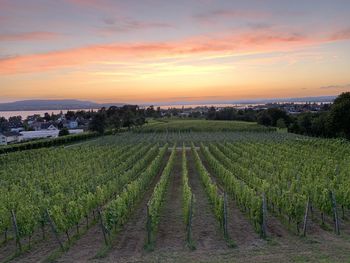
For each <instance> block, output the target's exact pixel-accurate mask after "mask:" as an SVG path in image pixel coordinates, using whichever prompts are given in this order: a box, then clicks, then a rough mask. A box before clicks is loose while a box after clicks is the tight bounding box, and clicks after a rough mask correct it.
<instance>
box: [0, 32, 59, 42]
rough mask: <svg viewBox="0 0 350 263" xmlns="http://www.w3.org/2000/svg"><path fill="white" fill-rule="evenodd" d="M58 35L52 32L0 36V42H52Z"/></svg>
mask: <svg viewBox="0 0 350 263" xmlns="http://www.w3.org/2000/svg"><path fill="white" fill-rule="evenodd" d="M59 37H60V35H59V34H56V33H53V32H39V31H38V32H26V33H11V34H0V41H38V40H52V39H57V38H59Z"/></svg>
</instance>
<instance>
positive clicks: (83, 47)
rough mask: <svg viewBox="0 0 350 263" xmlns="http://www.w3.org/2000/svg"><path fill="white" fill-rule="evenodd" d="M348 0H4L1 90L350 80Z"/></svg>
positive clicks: (232, 91)
mask: <svg viewBox="0 0 350 263" xmlns="http://www.w3.org/2000/svg"><path fill="white" fill-rule="evenodd" d="M349 14H350V1H349V0H333V1H329V0H294V1H290V0H288V1H284V0H245V1H243V0H242V1H238V0H237V1H236V0H216V1H214V0H177V1H170V0H169V1H168V0H127V1H126V0H123V1H122V0H0V102H5V101H15V100H22V99H65V98H69V99H84V100H92V101H96V102H127V103H159V102H163V103H164V102H166V103H172V102H181V101H184V102H193V103H197V102H200V101H211V100H212V101H220V100H224V101H228V100H240V99H260V98H290V97H307V96H325V95H338V94H340V93H341V92H344V91H350V19H349Z"/></svg>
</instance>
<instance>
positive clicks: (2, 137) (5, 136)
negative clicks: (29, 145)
mask: <svg viewBox="0 0 350 263" xmlns="http://www.w3.org/2000/svg"><path fill="white" fill-rule="evenodd" d="M21 140H22V136H21V135H20V134H19V133H18V132H1V133H0V145H7V144H10V143H16V142H20V141H21Z"/></svg>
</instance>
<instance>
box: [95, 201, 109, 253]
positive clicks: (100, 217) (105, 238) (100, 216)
mask: <svg viewBox="0 0 350 263" xmlns="http://www.w3.org/2000/svg"><path fill="white" fill-rule="evenodd" d="M97 214H98V218H99V220H100V226H101V229H102V233H103V239H104V240H105V244H106V246H108V238H107V234H108V232H107V229H106V227H105V225H104V224H103V218H102V215H101V210H100V208H97Z"/></svg>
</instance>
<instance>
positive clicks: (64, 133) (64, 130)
mask: <svg viewBox="0 0 350 263" xmlns="http://www.w3.org/2000/svg"><path fill="white" fill-rule="evenodd" d="M67 135H69V130H68V129H67V128H66V127H64V128H62V129H61V130H60V132H59V133H58V136H59V137H62V136H67Z"/></svg>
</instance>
